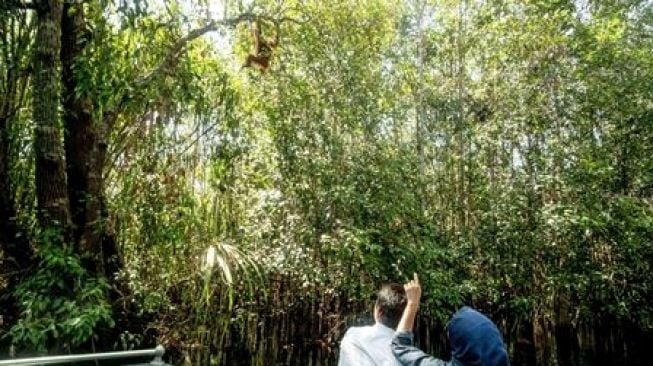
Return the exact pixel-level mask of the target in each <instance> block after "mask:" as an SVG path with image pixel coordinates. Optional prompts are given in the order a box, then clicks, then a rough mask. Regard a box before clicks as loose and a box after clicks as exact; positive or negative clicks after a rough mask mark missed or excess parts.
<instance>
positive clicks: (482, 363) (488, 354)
mask: <svg viewBox="0 0 653 366" xmlns="http://www.w3.org/2000/svg"><path fill="white" fill-rule="evenodd" d="M448 335H449V342H450V343H451V356H452V357H453V358H454V359H455V360H456V361H458V362H459V363H461V364H463V365H465V366H509V365H510V362H509V361H508V353H507V352H506V347H505V345H504V344H503V339H502V338H501V333H500V332H499V329H497V326H496V325H494V323H493V322H492V321H491V320H490V319H488V317H486V316H485V315H483V314H481V313H479V312H478V311H476V310H474V309H472V308H470V307H467V306H464V307H463V308H461V309H460V310H458V312H456V314H454V315H453V317H452V318H451V321H450V322H449V325H448Z"/></svg>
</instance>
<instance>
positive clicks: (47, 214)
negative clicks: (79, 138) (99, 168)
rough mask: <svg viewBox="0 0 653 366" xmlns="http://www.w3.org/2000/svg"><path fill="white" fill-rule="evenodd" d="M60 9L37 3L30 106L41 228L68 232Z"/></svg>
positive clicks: (58, 3)
mask: <svg viewBox="0 0 653 366" xmlns="http://www.w3.org/2000/svg"><path fill="white" fill-rule="evenodd" d="M62 10H63V1H62V0H43V1H42V2H41V3H40V4H39V8H38V11H37V24H38V25H37V30H36V40H35V43H34V59H33V68H34V91H35V92H34V96H33V99H32V103H33V105H32V109H33V118H34V124H35V131H34V152H35V155H36V196H37V203H38V218H39V222H40V224H41V228H42V229H44V230H51V229H55V230H60V231H61V232H62V233H63V234H67V230H68V227H69V225H70V222H71V220H70V210H69V201H68V192H67V189H66V175H65V167H64V155H63V149H62V146H61V145H62V141H61V133H60V121H59V110H60V88H59V77H60V74H59V67H58V66H59V65H58V64H59V63H58V60H59V51H60V47H61V13H62Z"/></svg>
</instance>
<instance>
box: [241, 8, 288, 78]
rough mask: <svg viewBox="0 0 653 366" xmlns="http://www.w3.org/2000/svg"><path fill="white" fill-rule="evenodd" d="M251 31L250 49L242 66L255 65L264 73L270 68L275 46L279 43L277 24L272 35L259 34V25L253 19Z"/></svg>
mask: <svg viewBox="0 0 653 366" xmlns="http://www.w3.org/2000/svg"><path fill="white" fill-rule="evenodd" d="M250 28H251V32H252V41H253V44H252V51H251V52H250V53H249V54H248V55H247V58H246V59H245V63H244V64H243V67H255V68H257V69H259V70H260V71H261V73H264V72H266V71H267V70H268V68H270V61H271V60H272V54H273V51H274V49H275V48H277V46H278V45H279V24H277V25H276V29H275V34H274V37H267V38H264V37H263V36H261V26H260V24H259V21H257V20H255V21H253V22H252V23H251V25H250Z"/></svg>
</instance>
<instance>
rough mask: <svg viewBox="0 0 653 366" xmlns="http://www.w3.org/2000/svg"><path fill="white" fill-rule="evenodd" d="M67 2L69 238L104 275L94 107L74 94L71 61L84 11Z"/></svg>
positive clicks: (81, 39) (81, 40)
mask: <svg viewBox="0 0 653 366" xmlns="http://www.w3.org/2000/svg"><path fill="white" fill-rule="evenodd" d="M73 6H78V7H79V6H81V5H79V4H70V3H67V4H65V5H64V12H63V17H62V22H61V31H62V33H61V41H62V47H61V62H62V76H63V105H64V116H63V117H64V126H65V130H66V135H65V138H64V146H65V150H66V163H67V165H66V172H67V175H68V195H69V197H70V208H71V215H72V220H73V228H74V229H73V238H74V242H75V243H76V246H77V248H76V249H77V251H78V252H79V253H80V254H81V256H82V257H83V258H84V259H85V260H86V261H87V263H88V267H90V268H89V269H90V270H92V271H94V272H95V273H98V274H104V260H103V251H102V244H101V242H102V240H101V239H102V233H103V232H104V230H103V225H102V221H103V220H102V216H101V202H102V193H103V191H102V181H101V179H102V161H101V160H99V148H98V144H99V138H98V137H99V136H98V127H99V126H98V124H99V123H102V122H96V121H94V119H93V112H92V111H93V103H92V102H91V98H90V97H89V96H88V94H82V95H79V94H78V93H76V92H75V89H76V87H77V85H78V82H77V81H78V80H77V78H76V76H75V73H74V63H75V61H76V60H78V58H79V56H81V55H82V53H83V52H84V47H85V45H86V43H87V42H88V39H85V33H84V13H83V11H82V9H72V10H73V11H70V10H71V7H73Z"/></svg>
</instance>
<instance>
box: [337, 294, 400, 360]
mask: <svg viewBox="0 0 653 366" xmlns="http://www.w3.org/2000/svg"><path fill="white" fill-rule="evenodd" d="M405 307H406V292H405V291H404V286H402V285H400V284H396V283H393V284H387V285H383V286H382V287H381V289H380V290H379V292H378V294H377V297H376V303H375V304H374V320H375V322H376V324H374V325H371V326H365V327H351V328H349V329H348V330H347V333H345V336H344V337H343V338H342V342H341V343H340V358H339V359H338V366H401V364H400V363H399V362H398V361H397V359H396V358H395V356H394V354H393V353H392V349H391V348H390V344H391V343H392V337H393V336H394V334H395V328H397V324H399V320H400V319H401V314H402V313H403V311H404V308H405Z"/></svg>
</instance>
